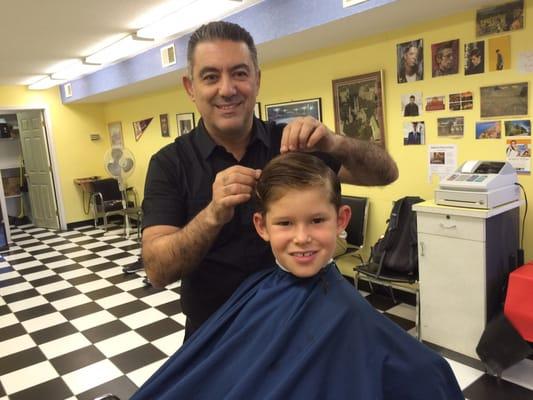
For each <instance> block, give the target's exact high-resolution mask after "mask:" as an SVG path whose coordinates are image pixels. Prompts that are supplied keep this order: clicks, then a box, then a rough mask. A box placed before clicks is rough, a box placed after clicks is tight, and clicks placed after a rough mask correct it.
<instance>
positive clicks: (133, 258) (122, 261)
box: [113, 256, 137, 266]
mask: <svg viewBox="0 0 533 400" xmlns="http://www.w3.org/2000/svg"><path fill="white" fill-rule="evenodd" d="M135 261H137V256H128V257H124V258H119V259H117V260H113V262H114V263H115V264H118V265H120V266H123V265H128V264H131V263H133V262H135Z"/></svg>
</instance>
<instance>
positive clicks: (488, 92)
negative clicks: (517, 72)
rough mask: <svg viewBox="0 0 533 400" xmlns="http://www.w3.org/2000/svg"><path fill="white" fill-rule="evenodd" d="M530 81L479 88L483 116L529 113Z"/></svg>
mask: <svg viewBox="0 0 533 400" xmlns="http://www.w3.org/2000/svg"><path fill="white" fill-rule="evenodd" d="M528 92H529V91H528V83H527V82H520V83H510V84H506V85H494V86H485V87H481V88H479V97H480V98H479V102H480V113H481V118H487V117H503V116H510V115H527V114H528Z"/></svg>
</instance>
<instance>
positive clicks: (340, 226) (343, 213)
mask: <svg viewBox="0 0 533 400" xmlns="http://www.w3.org/2000/svg"><path fill="white" fill-rule="evenodd" d="M351 217H352V209H351V208H350V206H347V205H342V206H340V208H339V215H338V216H337V235H338V234H340V233H341V232H342V231H343V230H345V229H346V227H347V226H348V223H349V222H350V218H351Z"/></svg>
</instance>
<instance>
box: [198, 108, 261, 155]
mask: <svg viewBox="0 0 533 400" xmlns="http://www.w3.org/2000/svg"><path fill="white" fill-rule="evenodd" d="M196 132H197V139H198V147H199V149H200V153H201V154H202V157H203V158H204V159H207V158H209V156H210V155H211V154H212V153H213V151H214V150H215V148H216V147H217V144H216V143H215V142H214V141H213V139H212V138H211V136H209V134H208V133H207V130H206V129H205V125H204V121H203V119H202V118H200V121H198V126H197V127H196ZM257 140H259V141H261V142H262V143H263V144H264V145H265V146H266V147H267V148H270V140H269V138H268V133H267V131H266V129H265V125H264V124H263V123H262V122H261V121H260V120H258V119H257V118H255V117H254V121H253V125H252V137H251V138H250V143H249V144H248V146H251V145H252V144H253V143H254V142H256V141H257Z"/></svg>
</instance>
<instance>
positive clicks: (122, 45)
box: [85, 34, 153, 64]
mask: <svg viewBox="0 0 533 400" xmlns="http://www.w3.org/2000/svg"><path fill="white" fill-rule="evenodd" d="M152 42H153V40H152V39H149V38H140V37H138V36H137V35H135V34H133V35H128V36H126V37H124V38H122V39H120V40H119V41H117V42H115V43H113V44H111V45H109V46H107V47H105V48H103V49H102V50H99V51H97V52H96V53H93V54H91V55H90V56H88V57H86V58H85V63H88V64H109V63H112V62H113V61H117V60H120V59H122V58H125V57H128V56H132V55H134V54H137V53H140V52H141V51H143V50H146V49H148V48H149V47H151V46H152V45H153V43H152Z"/></svg>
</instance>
